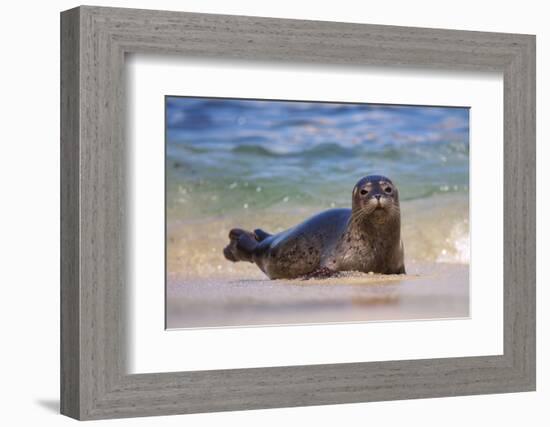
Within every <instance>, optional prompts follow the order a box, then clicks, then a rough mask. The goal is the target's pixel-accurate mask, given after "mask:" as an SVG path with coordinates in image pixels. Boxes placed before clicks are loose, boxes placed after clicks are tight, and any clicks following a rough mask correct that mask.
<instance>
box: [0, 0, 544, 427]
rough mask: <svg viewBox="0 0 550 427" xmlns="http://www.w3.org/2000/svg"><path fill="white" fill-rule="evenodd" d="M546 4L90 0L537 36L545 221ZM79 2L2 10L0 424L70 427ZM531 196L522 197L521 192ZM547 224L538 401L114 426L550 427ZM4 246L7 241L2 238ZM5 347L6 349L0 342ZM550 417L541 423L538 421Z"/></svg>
mask: <svg viewBox="0 0 550 427" xmlns="http://www.w3.org/2000/svg"><path fill="white" fill-rule="evenodd" d="M544 3H545V2H543V1H531V0H523V1H521V2H518V1H514V2H504V1H498V2H497V1H493V2H482V1H479V0H476V1H470V0H462V1H460V2H442V1H422V0H416V1H410V0H409V1H407V0H403V1H388V0H386V1H376V2H374V1H371V2H366V1H352V0H338V1H321V0H316V1H315V0H308V1H297V0H292V1H290V0H289V1H286V0H285V1H283V0H276V1H270V2H267V1H258V0H256V1H254V0H231V1H223V0H188V1H175V0H173V1H169V0H158V1H145V0H142V1H114V0H112V1H97V2H95V4H98V5H105V6H123V7H138V8H149V9H151V8H155V9H167V10H186V11H194V12H210V13H228V14H246V15H258V16H272V17H282V18H302V19H320V20H332V21H349V22H364V23H375V24H393V25H410V26H425V27H441V28H455V29H468V30H483V31H503V32H519V33H531V34H537V44H538V49H537V55H538V66H537V74H538V82H537V84H538V102H537V104H538V114H537V122H538V142H539V144H538V145H539V149H538V164H539V168H538V174H539V177H538V178H539V180H538V193H539V197H538V199H539V202H538V215H537V217H538V218H539V219H541V218H544V217H545V216H546V218H548V216H549V213H550V212H549V206H550V205H549V203H548V202H547V201H545V200H543V199H545V198H547V197H550V194H549V192H548V190H547V189H546V188H544V186H543V183H544V182H548V177H549V174H550V172H549V168H548V167H547V168H546V170H543V168H542V166H543V165H544V164H545V163H546V162H544V160H547V161H549V160H550V158H549V156H548V153H549V148H548V145H547V144H543V141H545V140H546V141H547V140H548V138H549V133H548V132H549V126H548V124H547V123H544V121H543V119H544V118H548V117H549V115H550V106H549V97H548V75H550V42H549V39H550V27H549V26H548V13H547V12H546V11H545V10H544ZM76 5H78V2H74V1H61V0H59V1H50V2H38V1H35V2H29V1H20V2H15V1H13V2H4V4H3V5H2V23H1V24H0V31H1V32H2V38H1V40H2V63H1V65H0V73H1V76H2V78H1V79H0V85H1V90H0V101H1V103H0V105H1V116H0V117H1V121H0V135H1V137H0V182H1V183H2V184H1V186H0V189H1V192H2V193H3V194H4V197H3V198H2V203H1V205H0V206H1V207H0V251H1V252H0V259H1V266H2V276H1V277H2V281H1V286H2V290H3V291H4V293H3V298H2V300H1V307H2V308H1V309H0V316H1V320H2V322H1V325H2V338H3V339H2V340H1V342H2V346H1V347H2V349H1V350H0V358H1V363H2V366H4V370H3V372H2V375H1V376H0V393H1V401H2V403H3V404H2V411H1V412H0V418H1V419H2V424H4V425H23V424H25V425H26V424H29V425H32V424H31V423H32V422H35V423H37V422H39V423H40V425H42V426H49V425H65V424H69V422H71V421H70V420H69V419H67V418H65V417H61V416H60V415H58V414H57V405H58V383H59V380H58V377H59V369H58V360H59V337H58V330H59V316H58V313H59V297H58V295H59V290H58V286H59V284H58V283H59V224H58V222H59V221H58V217H59V142H58V141H59V113H58V111H59V108H58V103H59V11H60V10H63V9H68V8H71V7H73V6H76ZM545 12H546V13H545ZM526 191H529V190H528V189H526ZM548 229H549V227H548V222H546V221H542V220H541V221H539V224H538V232H539V233H538V235H539V238H538V247H539V254H538V260H539V268H538V285H539V286H538V288H539V289H538V336H539V341H538V343H539V344H538V360H539V364H538V390H539V391H538V392H536V393H520V394H509V395H488V396H474V397H458V398H441V399H426V400H414V401H400V402H383V403H368V404H353V405H339V406H325V407H310V408H293V409H276V410H263V411H248V412H234V413H222V414H206V415H203V414H201V415H190V416H172V417H162V418H156V419H151V418H149V419H132V420H117V421H111V422H110V423H111V425H128V426H129V425H150V424H151V423H154V424H155V425H181V424H182V423H186V425H188V426H213V425H219V424H221V423H223V424H226V425H227V424H228V425H237V424H238V425H242V426H255V425H258V423H262V425H279V424H283V425H284V424H287V425H295V424H296V423H298V422H311V423H314V424H318V425H327V426H328V425H334V424H342V423H346V424H347V425H365V423H369V424H370V425H384V426H397V425H403V424H407V425H409V426H410V425H412V426H415V425H418V426H423V427H429V426H438V427H439V426H441V425H442V424H443V425H446V426H449V427H450V426H465V425H470V423H475V424H478V423H479V422H483V421H487V422H491V424H494V425H499V426H516V425H518V424H527V425H532V426H543V425H548V422H549V420H548V419H549V418H550V415H549V411H548V404H549V402H550V376H549V375H550V374H549V370H548V368H547V364H545V363H544V362H545V359H548V349H549V347H548V346H549V341H550V334H549V333H548V327H547V325H548V324H549V322H550V315H549V309H550V305H549V301H548V296H549V292H548V290H546V289H545V287H544V285H545V282H548V281H549V279H550V275H549V274H548V273H547V272H545V271H543V270H544V265H543V264H544V261H545V259H547V258H548V255H549V245H548V244H547V243H545V242H543V239H544V238H548V239H550V235H549V234H548ZM6 237H7V238H6ZM6 337H7V339H6ZM545 417H546V418H547V419H546V420H545V419H544V418H545Z"/></svg>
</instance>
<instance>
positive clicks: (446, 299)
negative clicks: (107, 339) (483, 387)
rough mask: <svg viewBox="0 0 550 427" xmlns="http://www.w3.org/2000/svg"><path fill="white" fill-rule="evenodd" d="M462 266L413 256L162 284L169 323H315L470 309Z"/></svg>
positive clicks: (447, 314)
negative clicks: (397, 262) (317, 273)
mask: <svg viewBox="0 0 550 427" xmlns="http://www.w3.org/2000/svg"><path fill="white" fill-rule="evenodd" d="M468 271H469V270H468V266H466V265H459V264H444V263H431V264H428V263H414V264H412V265H410V266H409V273H408V274H407V275H389V276H384V275H370V274H364V273H355V272H353V273H346V274H344V275H343V276H342V277H337V278H330V279H320V280H300V279H297V280H268V279H267V278H266V277H265V276H263V275H262V274H261V272H258V274H248V275H247V278H242V279H238V278H236V277H235V278H226V279H222V278H212V279H204V278H195V279H194V280H193V279H191V278H189V280H186V281H183V282H177V281H172V282H170V283H169V285H168V288H167V292H168V294H167V297H168V298H167V302H168V303H167V320H168V324H167V327H168V328H189V327H191V328H192V327H217V326H252V325H282V324H314V323H334V322H363V321H382V320H412V319H435V318H458V317H468V316H469V298H468V283H469V281H468Z"/></svg>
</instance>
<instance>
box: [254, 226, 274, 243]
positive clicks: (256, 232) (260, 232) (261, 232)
mask: <svg viewBox="0 0 550 427" xmlns="http://www.w3.org/2000/svg"><path fill="white" fill-rule="evenodd" d="M254 235H255V236H256V239H257V240H258V242H261V241H263V240H265V239H267V238H268V237H271V234H269V233H266V232H265V231H264V230H262V229H261V228H257V229H256V230H254Z"/></svg>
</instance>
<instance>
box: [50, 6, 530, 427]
mask: <svg viewBox="0 0 550 427" xmlns="http://www.w3.org/2000/svg"><path fill="white" fill-rule="evenodd" d="M130 52H140V53H143V52H146V53H147V52H149V53H163V54H164V53H168V54H178V55H184V56H188V57H216V58H237V59H238V58H243V59H261V60H276V61H293V62H300V63H322V64H341V65H349V66H358V65H359V66H360V65H373V64H374V65H391V66H395V67H400V66H413V67H430V68H437V69H448V70H490V71H499V72H502V73H503V76H504V170H505V175H504V337H503V338H504V354H503V355H497V356H484V357H463V358H445V359H427V360H408V361H388V362H369V363H345V364H331V365H309V366H290V367H270V368H260V369H234V370H218V371H194V372H176V373H156V374H135V375H129V374H127V373H126V370H125V360H126V353H125V351H126V346H125V340H126V331H125V329H126V324H125V286H126V268H127V264H126V256H125V253H126V247H125V244H126V243H125V242H126V227H125V210H126V203H125V192H126V185H125V182H126V181H125V179H126V175H125V170H126V168H125V166H126V165H125V161H126V160H125V159H126V157H125V150H126V147H125V139H124V119H125V113H124V102H125V93H124V92H125V85H124V57H125V54H126V53H130ZM61 165H62V170H61V412H62V413H63V414H66V415H68V416H71V417H74V418H77V419H99V418H115V417H133V416H147V415H166V414H182V413H193V412H210V411H228V410H242V409H256V408H273V407H283V406H303V405H325V404H335V403H347V402H364V401H380V400H391V399H411V398H424V397H436V396H456V395H467V394H482V393H503V392H517V391H529V390H534V389H535V37H534V36H531V35H519V34H498V33H485V32H470V31H452V30H440V29H425V28H407V27H391V26H379V25H359V24H347V23H335V22H314V21H300V20H286V19H269V18H257V17H244V16H223V15H209V14H196V13H181V12H164V11H146V10H132V9H115V8H102V7H87V6H83V7H79V8H76V9H71V10H68V11H65V12H63V13H62V14H61Z"/></svg>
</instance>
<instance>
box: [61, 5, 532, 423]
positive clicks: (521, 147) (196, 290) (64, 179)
mask: <svg viewBox="0 0 550 427" xmlns="http://www.w3.org/2000/svg"><path fill="white" fill-rule="evenodd" d="M61 58H62V60H61V88H62V93H61V165H62V173H61V187H62V194H61V200H62V202H61V203H62V205H61V233H62V235H61V249H62V253H61V255H62V256H61V260H62V261H61V411H62V413H63V414H65V415H68V416H70V417H73V418H76V419H82V420H84V419H102V418H117V417H134V416H136V417H137V416H151V415H167V414H184V413H196V412H212V411H228V410H243V409H258V408H273V407H285V406H304V405H324V404H336V403H350V402H366V401H380V400H393V399H412V398H423V397H437V396H457V395H467V394H483V393H504V392H519V391H530V390H534V389H535V256H536V252H535V247H536V245H535V37H534V36H531V35H521V34H503V33H484V32H468V31H455V30H441V29H424V28H407V27H392V26H378V25H364V24H361V25H360V24H348V23H335V22H315V21H298V20H284V19H271V18H258V17H243V16H224V15H210V14H196V13H182V12H165V11H146V10H133V9H115V8H103V7H88V6H83V7H79V8H76V9H71V10H68V11H65V12H63V13H62V14H61Z"/></svg>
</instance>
